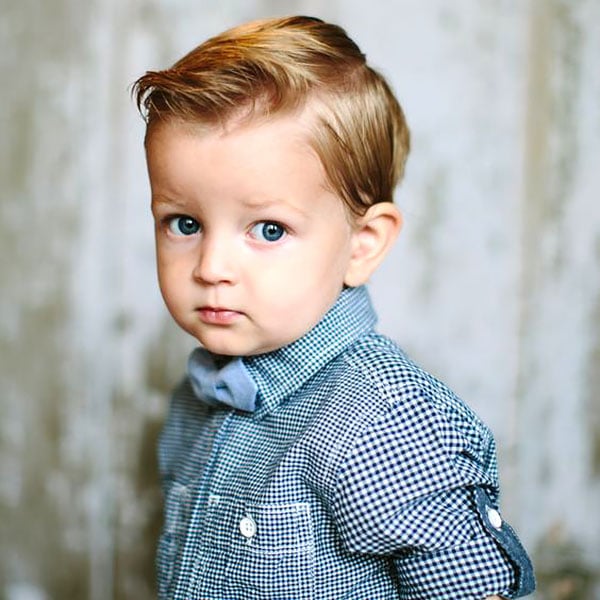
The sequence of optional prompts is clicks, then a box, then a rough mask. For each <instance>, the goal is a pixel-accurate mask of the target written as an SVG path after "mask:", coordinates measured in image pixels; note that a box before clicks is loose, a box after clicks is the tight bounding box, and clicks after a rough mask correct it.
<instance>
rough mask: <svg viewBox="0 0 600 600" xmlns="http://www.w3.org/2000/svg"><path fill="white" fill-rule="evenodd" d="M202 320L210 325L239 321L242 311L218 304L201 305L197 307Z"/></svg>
mask: <svg viewBox="0 0 600 600" xmlns="http://www.w3.org/2000/svg"><path fill="white" fill-rule="evenodd" d="M197 312H198V315H199V317H200V320H201V321H202V322H203V323H207V324H209V325H230V324H231V323H234V322H235V321H237V320H238V319H239V318H240V317H241V316H242V313H240V312H238V311H236V310H231V309H229V308H221V307H218V306H201V307H200V308H198V309H197Z"/></svg>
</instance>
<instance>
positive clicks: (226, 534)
mask: <svg viewBox="0 0 600 600" xmlns="http://www.w3.org/2000/svg"><path fill="white" fill-rule="evenodd" d="M206 514H207V518H206V527H205V533H204V535H203V539H202V541H201V544H200V547H201V556H200V557H199V558H200V561H199V563H200V564H201V565H202V566H201V571H202V574H201V576H200V578H199V581H198V587H197V589H196V593H195V596H196V597H198V598H236V600H292V599H293V600H311V599H312V598H313V586H314V576H315V573H314V571H315V543H314V534H313V525H312V520H311V516H310V507H309V505H308V504H306V503H294V504H268V505H264V504H263V505H261V504H250V503H245V502H242V501H241V500H238V499H235V498H229V497H220V496H210V497H209V500H208V507H207V513H206Z"/></svg>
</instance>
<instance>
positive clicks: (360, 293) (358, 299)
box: [243, 286, 377, 418]
mask: <svg viewBox="0 0 600 600" xmlns="http://www.w3.org/2000/svg"><path fill="white" fill-rule="evenodd" d="M376 322H377V317H376V315H375V311H374V310H373V306H372V304H371V300H370V298H369V293H368V291H367V289H366V287H365V286H360V287H357V288H347V289H345V290H343V291H342V292H341V294H340V295H339V296H338V299H337V300H336V302H335V304H334V305H333V306H332V307H331V308H330V309H329V310H328V311H327V313H326V314H325V316H324V317H323V318H322V319H321V321H319V323H317V325H315V326H314V327H313V328H312V329H311V330H310V331H309V332H308V333H306V334H305V335H304V336H302V337H301V338H299V339H298V340H296V341H294V342H292V343H291V344H288V345H287V346H284V347H283V348H279V349H277V350H274V351H273V352H268V353H266V354H257V355H254V356H247V357H244V358H243V362H244V364H245V365H246V367H247V368H248V371H249V372H250V375H251V376H252V378H253V379H254V381H255V383H256V385H257V387H258V408H257V410H256V412H255V413H254V416H255V417H256V418H261V417H264V416H266V415H267V414H269V413H271V412H273V411H274V410H275V409H276V408H277V407H278V406H279V404H281V402H282V401H283V400H284V399H285V398H288V397H289V396H290V395H291V394H293V393H294V392H295V391H297V390H298V389H299V388H300V387H301V386H302V385H303V384H304V383H306V382H307V381H308V380H309V379H310V378H311V377H312V376H313V375H315V374H316V373H317V371H319V370H320V369H321V368H322V367H324V366H325V365H326V364H327V363H328V362H330V361H331V360H332V359H333V358H335V357H336V356H337V355H338V354H340V352H342V351H343V350H345V349H346V348H347V347H348V346H350V345H351V344H352V343H354V342H355V341H356V340H357V339H358V338H359V337H361V336H362V335H364V334H365V333H367V332H369V331H372V330H373V328H374V326H375V323H376Z"/></svg>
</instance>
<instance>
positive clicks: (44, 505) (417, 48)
mask: <svg viewBox="0 0 600 600" xmlns="http://www.w3.org/2000/svg"><path fill="white" fill-rule="evenodd" d="M291 13H305V14H315V15H317V16H321V17H324V18H327V19H331V20H334V21H336V22H339V23H340V24H342V25H344V26H345V27H346V28H347V30H348V31H349V33H350V34H351V36H352V37H354V38H355V39H356V41H357V42H358V43H359V45H360V46H361V47H362V49H363V50H364V51H365V52H366V53H367V54H368V56H369V57H370V60H371V62H372V63H373V64H375V65H377V66H378V67H379V68H380V69H381V70H382V71H383V72H384V73H385V74H386V75H387V76H388V77H389V79H390V81H391V82H392V84H393V86H394V88H395V89H396V91H397V94H398V96H399V98H400V100H401V102H402V104H403V106H404V108H405V110H406V113H407V116H408V119H409V122H410V125H411V128H412V131H413V139H414V151H413V154H412V156H411V158H410V161H409V165H408V172H407V178H406V181H405V184H404V185H403V186H402V188H401V189H400V191H399V193H398V195H397V201H398V203H399V205H400V206H401V207H402V208H403V209H404V211H405V217H406V226H405V230H404V233H403V235H402V237H401V239H400V240H399V243H398V244H397V246H396V248H395V250H394V252H393V254H392V255H391V256H390V258H389V259H388V260H387V262H386V264H385V265H384V267H383V268H382V270H381V271H380V272H379V273H378V275H377V276H376V277H375V279H374V281H373V285H372V290H373V295H374V299H375V302H376V304H377V306H378V307H379V309H380V314H381V326H380V329H381V330H382V331H384V332H385V333H388V334H389V335H391V336H392V337H394V338H395V339H397V340H398V341H400V342H401V343H402V344H403V346H404V347H405V348H406V349H407V350H408V351H409V353H411V354H412V355H413V356H414V357H415V358H416V359H417V360H419V361H420V362H422V363H423V364H424V365H425V366H427V367H428V368H429V369H430V370H431V371H432V372H434V373H436V374H437V375H438V376H440V377H441V378H442V379H444V380H446V381H447V382H448V383H450V384H451V385H452V386H453V387H454V388H455V389H456V390H457V391H458V392H459V393H460V394H461V395H462V396H463V397H464V398H465V399H466V400H467V401H468V402H469V403H470V404H471V405H472V406H473V407H474V408H475V409H476V410H477V411H478V412H479V413H480V414H481V415H482V416H483V417H484V419H485V420H486V421H487V422H488V423H489V424H490V425H491V427H492V428H493V430H494V431H495V433H496V436H497V440H498V445H499V448H500V461H501V462H500V466H501V473H502V478H503V482H504V497H503V507H504V512H505V514H506V515H507V516H508V517H509V518H510V519H511V520H512V521H513V522H514V524H515V525H516V526H517V527H518V528H519V530H520V532H521V534H522V537H523V538H524V540H525V542H526V544H527V546H528V547H529V548H530V549H531V551H532V553H533V555H534V559H535V562H536V565H537V569H538V575H539V576H540V580H541V581H540V583H541V586H540V592H539V593H538V594H537V596H536V597H537V598H541V599H563V598H564V599H567V598H569V599H577V598H581V599H586V600H587V599H591V598H600V510H599V509H598V507H600V398H599V392H598V390H599V388H600V203H599V196H598V189H600V59H599V57H600V2H598V1H597V0H527V1H523V0H478V1H476V0H457V1H456V2H453V3H452V4H449V3H447V2H443V1H442V0H428V2H423V3H416V2H411V1H410V0H398V1H396V2H386V1H384V0H375V1H374V2H371V3H370V4H369V5H368V8H367V9H366V8H365V5H364V3H362V2H358V1H356V0H344V1H342V0H337V1H334V0H330V1H328V2H324V1H318V0H297V1H292V0H286V1H278V2H275V1H272V2H268V1H262V2H261V1H260V0H253V1H250V0H245V1H243V2H242V0H221V1H220V2H217V1H216V0H205V1H204V2H190V0H146V1H142V0H129V1H127V2H121V1H119V0H90V1H89V2H78V1H76V0H51V1H50V0H49V1H47V2H39V1H37V2H36V1H34V0H20V1H17V0H5V2H4V3H3V5H2V9H1V11H0V40H1V44H2V45H1V47H2V52H0V81H2V84H1V89H2V91H1V92H0V131H1V134H0V278H1V279H0V281H1V293H0V385H1V388H0V390H1V394H0V599H3V600H46V599H54V598H61V599H63V598H68V599H71V598H73V599H77V600H79V599H90V600H108V599H113V598H114V599H138V598H139V599H142V598H149V597H152V595H153V564H152V563H153V556H154V541H155V536H156V533H157V529H158V527H159V524H160V497H159V490H158V486H157V480H156V471H155V469H156V464H155V459H154V444H155V440H156V435H157V432H158V429H159V427H160V422H161V419H162V417H163V415H164V411H165V408H166V396H167V394H168V390H169V389H170V387H171V385H172V384H173V383H174V382H175V381H176V380H177V378H178V377H179V376H180V374H181V371H182V366H183V364H184V363H183V361H184V357H185V356H186V354H187V352H188V351H189V349H190V348H191V347H192V346H193V341H192V340H189V339H187V338H186V337H185V336H184V334H182V333H180V332H178V331H177V330H176V329H175V327H174V326H173V325H172V324H171V323H170V321H169V319H168V317H167V315H166V312H165V310H164V309H163V307H162V304H161V300H160V297H159V294H158V291H157V289H156V284H155V276H154V264H153V241H152V225H151V220H150V216H149V212H148V186H147V182H146V178H145V177H146V176H145V167H144V163H143V153H142V136H143V124H142V122H141V120H140V119H139V117H138V116H137V114H136V112H135V109H134V107H133V104H132V103H131V102H130V100H129V97H128V89H127V88H128V85H129V84H130V83H131V82H132V81H133V80H135V78H136V77H137V76H139V75H140V74H141V73H142V72H144V71H145V70H147V69H151V68H158V67H163V66H167V65H168V64H170V63H172V62H173V61H174V60H175V59H176V58H178V57H179V56H180V55H181V54H182V53H183V52H184V51H187V50H189V49H190V48H191V47H192V46H193V45H196V44H197V43H199V42H200V41H202V40H203V39H205V38H206V37H207V36H209V35H211V34H214V33H216V32H218V31H220V30H222V29H223V28H225V27H228V26H230V25H233V24H235V23H237V22H240V21H243V20H246V19H249V18H255V17H257V16H264V15H273V14H291Z"/></svg>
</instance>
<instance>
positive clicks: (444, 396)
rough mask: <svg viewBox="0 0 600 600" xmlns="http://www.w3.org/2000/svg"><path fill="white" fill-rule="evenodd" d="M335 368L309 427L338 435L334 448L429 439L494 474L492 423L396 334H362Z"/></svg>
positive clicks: (314, 431)
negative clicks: (394, 338) (419, 362)
mask: <svg viewBox="0 0 600 600" xmlns="http://www.w3.org/2000/svg"><path fill="white" fill-rule="evenodd" d="M335 371H336V373H335V375H334V377H333V378H332V380H333V383H331V381H330V383H329V386H328V390H327V395H328V400H327V402H326V403H325V405H324V407H323V410H322V411H321V413H320V414H319V416H318V418H317V419H316V420H315V422H314V423H313V428H311V429H312V431H308V432H307V433H308V435H309V436H311V434H314V436H315V437H316V438H319V437H321V436H324V437H325V438H327V439H330V440H333V439H336V440H337V441H336V443H335V445H332V446H330V450H331V451H334V450H335V452H336V453H337V452H338V451H339V452H340V453H341V455H343V454H346V453H348V452H349V453H352V452H353V450H352V448H356V447H358V446H359V445H360V444H361V443H362V441H364V440H367V439H369V438H373V439H376V438H378V439H383V438H384V437H388V438H389V440H390V443H391V440H393V444H394V445H395V446H398V445H399V444H400V445H403V444H406V445H407V446H411V445H415V446H423V447H424V446H426V445H427V444H423V441H424V440H426V439H429V440H430V441H431V442H432V443H435V445H439V446H440V447H443V448H445V450H444V452H448V453H450V454H456V453H457V452H462V453H466V455H469V456H470V457H471V459H472V460H474V461H475V462H476V463H479V464H480V466H481V467H482V468H483V470H488V469H491V471H490V475H491V476H492V477H494V476H495V467H494V466H493V464H492V463H493V460H492V456H493V454H494V452H495V444H494V440H493V436H492V434H491V432H490V430H489V429H488V427H487V426H486V425H485V424H484V423H483V422H482V421H481V420H480V419H479V417H478V416H477V415H476V414H475V413H474V412H473V410H472V409H471V408H470V407H469V406H468V405H467V404H466V403H465V402H464V401H463V400H462V399H461V398H459V397H458V396H457V394H455V393H454V392H453V391H452V390H451V389H450V388H449V387H448V386H447V385H445V384H444V383H443V382H442V381H440V380H439V379H437V378H436V377H435V376H433V375H432V374H430V373H428V372H427V371H426V370H425V369H423V368H421V367H420V366H418V365H417V364H416V363H415V362H414V361H413V360H411V359H410V358H409V356H408V355H407V354H406V353H405V352H404V351H403V350H402V349H401V348H400V347H399V346H398V345H397V344H396V343H395V342H394V341H392V340H391V339H389V338H387V337H385V336H383V335H380V334H377V333H369V334H368V335H365V336H363V337H361V338H360V339H359V340H357V341H356V342H355V343H354V344H353V345H352V346H351V347H350V348H348V349H347V350H346V352H345V353H344V354H343V355H342V356H341V357H339V360H337V361H336V365H335ZM361 440H362V441H361ZM319 445H320V444H319ZM323 451H325V449H323ZM326 453H328V452H326Z"/></svg>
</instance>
